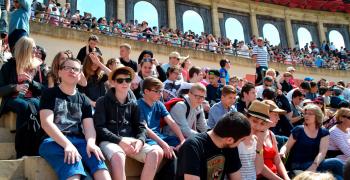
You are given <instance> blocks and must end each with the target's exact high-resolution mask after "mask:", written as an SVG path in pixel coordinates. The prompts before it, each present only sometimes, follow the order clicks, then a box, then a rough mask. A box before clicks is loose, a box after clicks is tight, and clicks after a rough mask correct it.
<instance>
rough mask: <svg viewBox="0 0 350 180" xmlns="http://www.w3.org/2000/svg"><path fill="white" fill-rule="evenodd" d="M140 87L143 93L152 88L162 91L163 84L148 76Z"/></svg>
mask: <svg viewBox="0 0 350 180" xmlns="http://www.w3.org/2000/svg"><path fill="white" fill-rule="evenodd" d="M142 87H143V89H142V91H145V89H147V90H151V89H153V88H155V89H162V88H163V83H162V81H160V80H159V79H157V78H154V77H151V76H150V77H146V78H145V79H144V80H143V86H142Z"/></svg>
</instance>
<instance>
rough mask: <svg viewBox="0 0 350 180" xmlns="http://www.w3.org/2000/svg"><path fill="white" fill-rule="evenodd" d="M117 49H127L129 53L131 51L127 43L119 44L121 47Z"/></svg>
mask: <svg viewBox="0 0 350 180" xmlns="http://www.w3.org/2000/svg"><path fill="white" fill-rule="evenodd" d="M119 48H126V49H128V50H129V51H131V46H130V44H128V43H124V44H121V45H120V46H119Z"/></svg>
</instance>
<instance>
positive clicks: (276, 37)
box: [263, 23, 281, 46]
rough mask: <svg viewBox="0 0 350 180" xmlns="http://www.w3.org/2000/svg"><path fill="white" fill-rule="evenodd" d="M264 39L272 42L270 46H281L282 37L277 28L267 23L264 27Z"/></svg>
mask: <svg viewBox="0 0 350 180" xmlns="http://www.w3.org/2000/svg"><path fill="white" fill-rule="evenodd" d="M263 37H264V39H267V40H268V41H270V45H273V46H279V45H280V44H281V37H280V33H279V31H278V29H277V27H276V26H275V25H273V24H270V23H266V24H264V26H263Z"/></svg>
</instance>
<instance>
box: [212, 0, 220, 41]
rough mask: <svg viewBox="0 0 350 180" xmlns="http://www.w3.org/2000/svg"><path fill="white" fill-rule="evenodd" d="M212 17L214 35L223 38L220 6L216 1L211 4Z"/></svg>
mask: <svg viewBox="0 0 350 180" xmlns="http://www.w3.org/2000/svg"><path fill="white" fill-rule="evenodd" d="M211 17H212V23H213V35H214V36H216V37H220V36H221V32H220V24H219V13H218V5H217V3H216V2H215V0H212V4H211Z"/></svg>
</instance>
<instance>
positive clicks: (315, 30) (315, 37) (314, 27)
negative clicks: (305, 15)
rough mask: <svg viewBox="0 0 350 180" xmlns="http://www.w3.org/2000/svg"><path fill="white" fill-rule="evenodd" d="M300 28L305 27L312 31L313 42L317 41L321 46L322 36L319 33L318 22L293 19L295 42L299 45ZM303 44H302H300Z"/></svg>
mask: <svg viewBox="0 0 350 180" xmlns="http://www.w3.org/2000/svg"><path fill="white" fill-rule="evenodd" d="M299 28H305V29H307V30H308V31H309V32H310V33H311V37H312V42H314V43H316V45H317V46H320V45H321V43H322V42H320V37H319V34H318V28H317V24H316V23H313V22H304V21H292V31H293V38H294V42H295V44H298V45H299V38H298V30H299ZM300 46H301V45H300Z"/></svg>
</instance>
